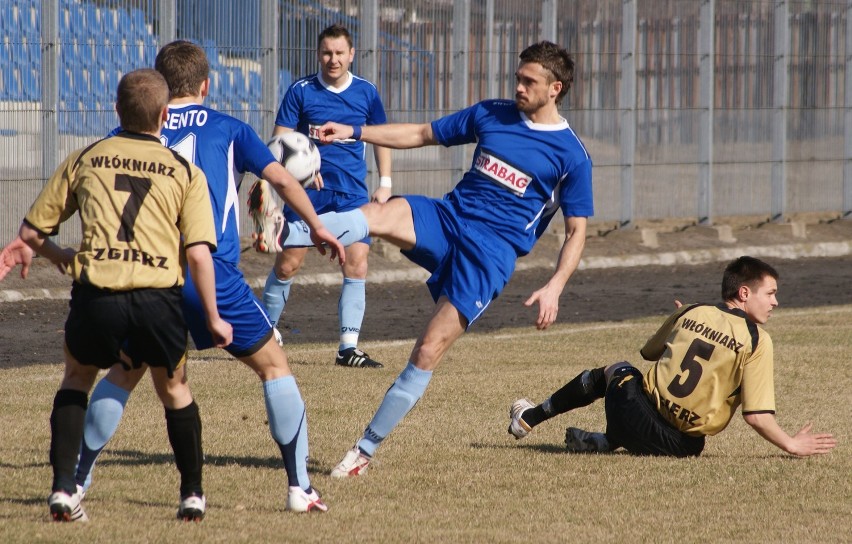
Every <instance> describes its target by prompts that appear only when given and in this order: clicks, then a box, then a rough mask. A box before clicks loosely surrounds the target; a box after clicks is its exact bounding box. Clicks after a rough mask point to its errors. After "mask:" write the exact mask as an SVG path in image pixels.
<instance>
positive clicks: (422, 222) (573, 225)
mask: <svg viewBox="0 0 852 544" xmlns="http://www.w3.org/2000/svg"><path fill="white" fill-rule="evenodd" d="M515 76H516V79H517V85H516V87H515V100H514V101H510V100H486V101H483V102H480V103H478V104H475V105H473V106H471V107H469V108H466V109H464V110H461V111H459V112H457V113H454V114H451V115H448V116H446V117H443V118H441V119H438V120H436V121H433V122H432V123H427V124H387V125H380V126H364V127H361V126H346V125H339V124H336V123H328V124H326V125H324V126H323V127H321V128H320V130H319V133H320V137H321V140H322V141H323V142H329V141H334V140H339V139H344V140H345V139H350V138H352V139H355V140H363V141H367V142H370V143H373V144H378V145H384V146H388V147H391V148H405V149H407V148H414V147H420V146H425V145H438V144H440V145H444V146H453V145H463V144H468V143H475V144H476V149H475V150H474V153H473V163H472V164H471V167H470V169H469V170H468V171H467V172H466V173H465V175H464V176H463V177H462V179H461V180H460V181H459V182H458V184H457V185H456V187H455V188H454V189H453V190H452V191H451V192H450V193H448V194H447V195H446V196H445V197H444V198H443V199H434V198H427V197H423V196H404V197H399V198H392V199H390V200H388V201H387V202H386V203H384V204H378V203H370V204H367V205H366V206H363V207H362V208H360V209H359V210H356V211H353V212H347V213H340V214H322V215H321V217H322V219H323V223H324V224H325V225H326V226H327V227H328V228H329V229H330V230H331V231H332V232H336V233H339V234H342V237H341V238H340V240H341V242H342V243H344V245H345V244H346V243H347V242H348V240H349V239H351V238H353V237H354V238H355V239H357V237H359V236H363V235H365V233H366V232H369V234H371V235H373V236H379V237H381V238H384V239H386V240H388V241H390V242H391V243H393V244H395V245H397V246H399V247H400V248H401V249H402V252H403V254H405V255H406V256H407V257H408V258H409V259H411V260H412V261H413V262H415V263H417V264H419V265H420V266H422V267H423V268H425V269H427V270H429V271H430V272H431V273H432V276H431V277H430V278H429V280H428V281H427V285H428V287H429V290H430V291H431V294H432V297H433V299H434V300H435V302H436V303H437V305H436V307H435V311H434V312H433V314H432V316H431V318H430V319H429V322H428V324H427V325H426V329H425V331H424V332H423V333H422V334H421V335H420V337H419V338H418V339H417V342H416V343H415V345H414V350H413V351H412V353H411V356H410V359H409V362H408V365H407V366H406V367H405V369H404V370H403V371H402V373H400V375H399V376H398V377H397V379H396V381H394V383H393V384H392V385H391V387H390V388H389V389H388V391H387V393H386V394H385V397H384V400H383V401H382V402H381V404H380V405H379V408H378V410H377V411H376V413H375V415H374V416H373V419H372V421H370V423H369V425H368V426H367V428H366V430H365V431H364V434H363V436H362V437H361V439H360V440H358V442H357V443H356V445H355V447H353V448H352V449H351V450H350V451H349V452H347V453H346V455H345V457H344V458H343V460H342V461H341V462H340V463H339V464H338V465H337V466H336V467H335V468H334V470H333V471H332V473H331V475H332V477H335V478H346V477H349V476H357V475H358V474H362V473H363V472H364V471H365V470H366V469H367V467H368V465H369V463H370V459H371V458H372V456H373V454H374V453H375V451H376V449H377V448H378V447H379V445H380V444H381V443H382V441H383V440H384V439H385V437H387V435H388V434H389V433H390V432H391V431H392V430H393V429H394V428H395V427H396V426H397V425H398V424H399V423H400V421H402V419H403V418H404V417H405V415H406V414H407V413H408V412H409V411H410V410H411V409H412V408H413V407H414V405H415V404H416V403H417V401H418V400H419V399H420V397H421V396H422V395H423V393H424V391H425V390H426V387H427V386H428V384H429V381H430V380H431V378H432V371H433V370H434V369H435V368H436V367H437V366H438V364H439V363H440V362H441V359H442V358H443V356H444V354H445V353H446V352H447V350H448V349H449V348H450V346H451V345H452V344H453V342H455V340H456V339H458V338H459V337H460V336H461V335H462V333H464V331H465V330H466V329H467V328H469V327H470V326H471V325H472V324H473V323H474V322H475V321H476V320H477V319H478V318H479V316H480V315H482V313H483V312H484V311H485V310H486V308H488V305H489V304H490V303H491V301H492V300H494V299H495V298H496V297H497V296H498V295H499V293H500V292H501V290H502V289H503V287H504V286H505V285H506V283H507V282H508V281H509V278H510V276H511V275H512V272H513V271H514V268H515V260H516V259H517V258H518V257H520V256H522V255H526V254H527V253H529V251H530V250H531V249H532V247H533V245H534V244H535V242H536V241H537V239H538V238H539V237H540V236H541V234H542V233H543V232H544V230H545V229H546V227H547V225H548V223H549V222H550V220H551V218H552V217H553V216H554V214H555V213H556V211H557V209H558V208H560V207H561V208H562V214H563V217H564V221H565V241H564V243H563V245H562V248H561V250H560V253H559V258H558V260H557V264H556V270H555V272H554V274H553V276H552V277H551V278H550V280H549V281H548V282H547V283H546V284H545V285H544V286H542V287H541V288H540V289H538V290H536V291H535V292H533V293H532V295H531V296H530V297H529V298H528V299H527V300H526V302H525V304H526V305H527V306H532V305H534V304H536V303H538V307H539V311H538V317H537V319H536V327H537V328H538V329H546V328H547V327H548V326H549V325H551V324H552V323H553V322H554V321H555V320H556V314H557V312H558V310H559V296H560V294H561V293H562V291H563V289H564V288H565V285H566V284H567V282H568V279H569V278H570V277H571V275H572V274H573V272H574V271H575V270H576V268H577V265H578V264H579V262H580V255H581V253H582V251H583V247H584V246H585V238H586V222H587V218H588V217H589V216H591V215H592V213H593V199H592V161H591V158H590V157H589V154H588V153H587V152H586V149H585V148H584V147H583V144H582V143H581V142H580V140H579V138H578V137H577V135H576V134H575V133H574V131H573V130H572V129H571V127H570V126H569V125H568V122H567V121H566V120H565V119H564V118H562V117H561V116H560V115H559V110H558V105H559V103H560V102H561V100H562V98H563V97H564V96H565V94H566V93H567V92H568V89H569V88H570V86H571V82H572V81H573V76H574V61H573V59H572V58H571V56H570V55H569V54H568V52H567V51H565V50H564V49H562V48H560V47H558V46H557V45H555V44H553V43H550V42H541V43H537V44H535V45H532V46H530V47H528V48H527V49H525V50H524V51H523V52H522V53H521V55H520V64H519V66H518V69H517V71H516V72H515ZM251 211H252V212H253V213H254V214H255V215H257V214H258V213H260V212H261V211H262V210H251ZM305 230H306V229H304V228H303V226H302V225H298V224H287V225H285V227H284V229H283V232H282V235H281V238H280V245H281V246H284V247H287V246H290V245H306V244H307V241H308V240H307V238H306V237H305Z"/></svg>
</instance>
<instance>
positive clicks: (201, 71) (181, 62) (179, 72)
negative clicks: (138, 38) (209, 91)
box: [154, 40, 210, 98]
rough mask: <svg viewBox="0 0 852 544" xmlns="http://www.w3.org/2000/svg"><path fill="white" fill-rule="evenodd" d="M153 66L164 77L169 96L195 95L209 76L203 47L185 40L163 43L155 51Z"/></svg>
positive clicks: (208, 67)
mask: <svg viewBox="0 0 852 544" xmlns="http://www.w3.org/2000/svg"><path fill="white" fill-rule="evenodd" d="M154 68H155V69H156V70H157V71H158V72H160V73H161V74H163V77H164V78H166V83H168V85H169V95H170V96H171V98H183V97H185V96H195V95H196V94H197V93H198V89H199V88H200V87H201V84H202V83H204V81H205V80H206V79H207V78H208V77H209V76H210V63H209V62H208V61H207V54H206V53H204V49H202V48H201V46H199V45H197V44H194V43H192V42H190V41H186V40H176V41H173V42H171V43H167V44H166V45H164V46H163V48H162V49H160V52H159V53H157V59H156V60H155V61H154Z"/></svg>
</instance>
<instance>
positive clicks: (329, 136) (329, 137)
mask: <svg viewBox="0 0 852 544" xmlns="http://www.w3.org/2000/svg"><path fill="white" fill-rule="evenodd" d="M353 133H354V129H353V128H352V127H351V126H349V125H341V124H340V123H332V122H328V123H326V124H324V125H323V126H321V127H320V129H319V140H320V142H322V143H324V144H330V143H332V142H334V141H336V140H348V139H349V138H351V137H352V134H353Z"/></svg>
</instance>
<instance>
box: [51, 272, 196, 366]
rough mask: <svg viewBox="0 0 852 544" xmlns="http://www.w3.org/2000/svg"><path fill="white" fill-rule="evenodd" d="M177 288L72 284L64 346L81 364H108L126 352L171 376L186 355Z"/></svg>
mask: <svg viewBox="0 0 852 544" xmlns="http://www.w3.org/2000/svg"><path fill="white" fill-rule="evenodd" d="M182 296H183V295H182V293H181V289H180V288H179V287H172V288H168V289H133V290H130V291H110V290H107V289H99V288H97V287H93V286H91V285H85V284H81V283H76V282H75V283H74V285H73V286H72V287H71V303H70V307H71V311H70V312H69V314H68V319H67V320H66V321H65V344H66V346H67V347H68V351H69V353H71V355H72V356H73V357H74V358H75V359H76V360H77V361H78V362H79V363H80V364H83V365H92V366H96V367H98V368H104V369H106V368H109V367H111V366H112V365H114V364H115V363H119V362H121V359H120V357H119V353H120V352H121V351H124V352H125V353H127V354H128V355H131V356H132V357H131V359H132V361H133V364H134V366H136V367H138V366H140V365H141V364H142V363H147V364H148V365H149V366H152V367H162V368H166V369H167V370H168V373H169V376H172V374H173V372H174V370H175V369H177V368H179V367H180V365H181V364H182V363H183V362H184V360H185V358H186V349H187V331H186V323H185V322H184V319H183V313H182V311H181V298H182Z"/></svg>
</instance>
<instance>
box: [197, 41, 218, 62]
mask: <svg viewBox="0 0 852 544" xmlns="http://www.w3.org/2000/svg"><path fill="white" fill-rule="evenodd" d="M201 47H202V49H204V52H205V53H206V54H207V62H208V63H210V68H211V69H212V68H213V67H218V66H219V47H218V46H217V45H216V42H214V41H213V40H202V41H201Z"/></svg>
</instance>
